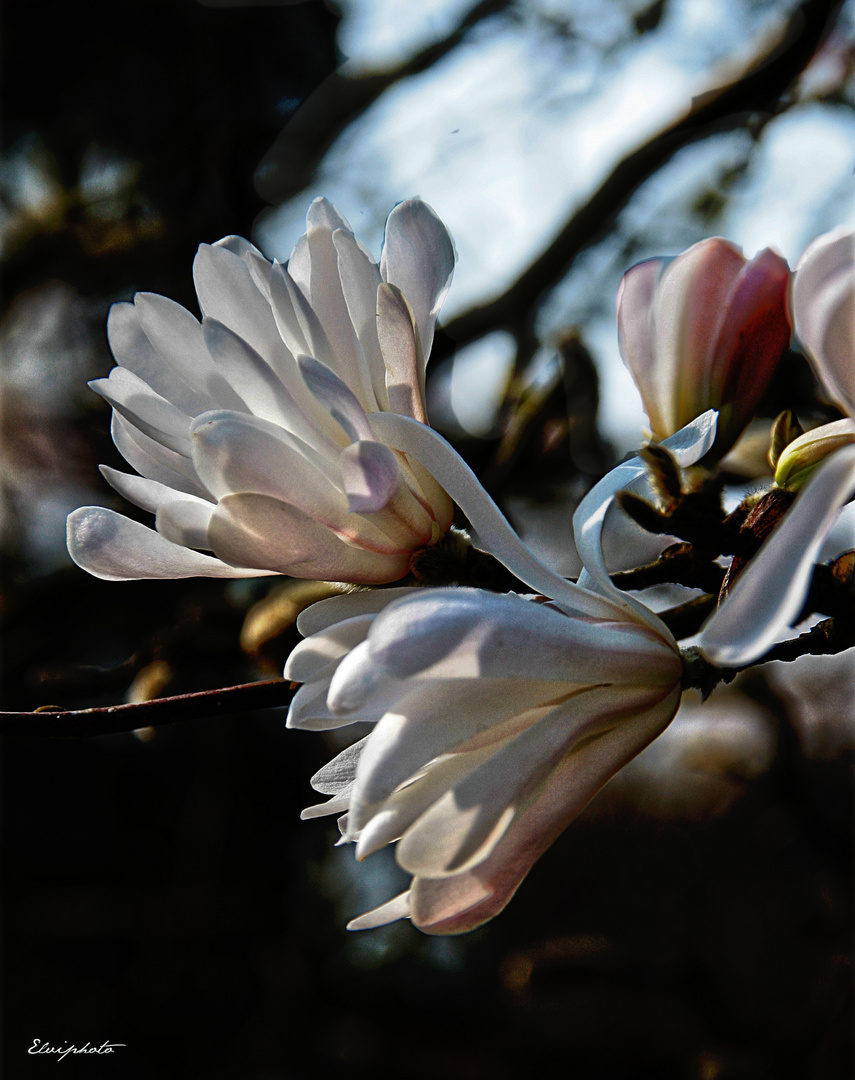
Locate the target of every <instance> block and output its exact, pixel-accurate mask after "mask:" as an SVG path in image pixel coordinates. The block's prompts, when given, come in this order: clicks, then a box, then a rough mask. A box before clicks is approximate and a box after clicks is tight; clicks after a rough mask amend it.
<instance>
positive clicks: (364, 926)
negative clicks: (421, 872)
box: [347, 891, 410, 930]
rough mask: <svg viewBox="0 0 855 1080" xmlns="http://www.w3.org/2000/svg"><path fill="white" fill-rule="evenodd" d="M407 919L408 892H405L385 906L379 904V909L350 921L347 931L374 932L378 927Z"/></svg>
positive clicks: (408, 910) (408, 914)
mask: <svg viewBox="0 0 855 1080" xmlns="http://www.w3.org/2000/svg"><path fill="white" fill-rule="evenodd" d="M409 917H410V894H409V891H407V892H403V893H401V894H400V895H399V896H396V897H394V898H393V899H392V900H387V901H386V903H385V904H381V905H380V907H376V908H374V910H373V911H366V913H365V914H364V915H360V916H359V918H357V919H351V920H350V922H349V923H348V924H347V929H348V930H374V929H376V928H377V927H378V926H387V925H388V924H389V923H392V922H397V920H398V919H408V918H409Z"/></svg>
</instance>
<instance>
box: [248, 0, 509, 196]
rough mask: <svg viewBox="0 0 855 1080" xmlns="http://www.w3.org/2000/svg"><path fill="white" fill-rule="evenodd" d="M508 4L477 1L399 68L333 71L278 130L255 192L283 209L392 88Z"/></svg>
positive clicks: (496, 0)
mask: <svg viewBox="0 0 855 1080" xmlns="http://www.w3.org/2000/svg"><path fill="white" fill-rule="evenodd" d="M509 2H510V0H481V2H480V3H478V4H475V5H474V7H472V8H471V9H470V10H469V12H468V13H467V14H466V15H465V16H464V17H463V18H462V19H461V20H460V22H459V23H458V24H457V26H456V27H455V28H454V29H453V30H452V31H451V33H450V34H448V35H447V36H446V37H444V38H443V39H442V40H441V41H435V42H432V43H431V44H430V45H428V46H426V48H424V49H422V50H421V52H418V53H416V55H415V56H413V57H411V58H410V59H409V60H407V61H406V63H404V64H402V65H401V66H400V67H397V68H392V69H390V70H388V71H379V72H372V73H366V74H364V75H348V74H347V71H346V68H345V70H344V71H336V72H334V73H333V74H332V75H330V77H329V78H328V79H326V81H325V82H323V83H322V84H321V86H319V87H318V89H317V90H316V91H315V92H314V93H313V94H312V95H311V97H309V98H308V99H307V100H306V101H305V102H304V103H303V104H302V105H301V106H300V107H299V108H298V109H297V111H296V113H295V114H294V116H293V117H292V119H291V120H289V121H288V123H287V124H286V125H285V127H284V128H283V129H282V131H281V133H280V134H279V137H278V138H277V139H276V142H275V143H274V144H273V146H271V148H270V149H269V150H268V151H267V153H266V154H265V155H264V158H263V159H262V161H261V163H260V165H259V166H258V169H257V170H256V181H255V185H256V190H257V191H258V193H259V195H261V197H262V198H263V199H265V200H266V201H267V202H269V203H281V202H284V201H285V200H286V199H289V198H291V196H292V195H296V194H297V193H298V192H299V191H302V190H303V188H305V187H307V186H308V184H309V183H310V182H311V180H312V177H313V176H314V174H315V170H316V169H317V167H318V164H319V162H320V161H321V159H322V158H323V156H324V154H326V152H327V150H329V148H330V146H331V145H332V144H333V142H334V141H335V139H336V138H337V137H338V135H339V134H340V132H342V131H343V130H344V128H346V127H348V126H349V125H350V124H352V123H353V122H354V120H357V119H358V118H359V117H360V116H361V115H362V114H363V113H364V112H366V110H367V109H369V108H370V107H371V106H372V105H373V104H374V102H375V101H376V100H377V99H378V98H379V97H380V95H381V94H382V93H384V92H385V91H386V90H388V88H389V87H390V86H392V85H393V84H394V83H396V82H399V81H401V80H402V79H408V78H410V77H412V76H413V75H419V74H421V72H423V71H427V69H428V68H429V67H431V66H432V65H433V64H435V63H437V62H438V61H439V60H441V59H442V58H443V57H444V56H447V55H448V53H450V52H451V51H452V49H454V48H455V47H456V46H457V45H459V44H460V42H461V41H462V40H463V38H464V37H465V36H466V34H467V33H468V32H469V31H470V30H471V29H472V27H473V26H476V25H477V24H478V23H479V22H481V21H482V20H483V19H486V18H489V17H490V16H491V15H495V14H497V13H498V12H500V11H502V10H503V9H504V8H506V7H507V6H508V4H509Z"/></svg>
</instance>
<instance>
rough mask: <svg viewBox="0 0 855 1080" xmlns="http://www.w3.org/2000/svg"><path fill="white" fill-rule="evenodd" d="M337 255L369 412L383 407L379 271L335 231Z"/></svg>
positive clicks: (360, 249)
mask: <svg viewBox="0 0 855 1080" xmlns="http://www.w3.org/2000/svg"><path fill="white" fill-rule="evenodd" d="M332 239H333V244H334V245H335V249H336V251H337V252H338V272H339V276H340V278H341V288H342V292H343V293H344V300H345V304H346V305H347V313H348V315H349V316H350V321H351V323H352V324H353V329H354V330H355V331H356V339H357V341H358V343H359V354H360V370H361V372H362V382H361V385H362V386H364V387H366V388H367V389H369V390H370V396H369V398H368V400H367V402H366V404H367V406H368V408H369V409H370V410H371V411H373V410H375V409H378V408H381V409H382V408H384V407H386V405H387V398H386V385H385V380H384V370H383V357H382V356H381V355H380V343H379V342H378V340H377V286H378V285H379V284H380V269H379V267H378V266H377V263H376V262H375V261H374V260H373V259H372V258H371V256H370V255H368V254H367V253H366V251H365V249H364V248H363V247H362V245H361V244H360V243H359V242H358V241H357V240H356V238H355V237H354V235H353V233H351V232H345V230H344V229H336V231H335V232H334V233H333V234H332Z"/></svg>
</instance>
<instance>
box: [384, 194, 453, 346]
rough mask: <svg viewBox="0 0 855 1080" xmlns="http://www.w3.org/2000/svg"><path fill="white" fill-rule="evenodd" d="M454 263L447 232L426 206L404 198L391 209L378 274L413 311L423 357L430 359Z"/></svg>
mask: <svg viewBox="0 0 855 1080" xmlns="http://www.w3.org/2000/svg"><path fill="white" fill-rule="evenodd" d="M454 262H455V254H454V245H453V244H452V243H451V237H450V236H449V235H448V230H447V229H446V227H445V226H444V225H443V223H442V222H441V221H440V219H439V217H437V215H436V213H435V212H434V210H433V209H431V207H430V206H428V204H427V203H425V202H422V201H421V199H408V200H407V201H406V202H402V203H400V204H399V205H398V206H396V207H395V209H394V210H393V211H392V213H391V214H390V215H389V218H388V220H387V221H386V239H385V241H384V244H383V256H382V258H381V260H380V273H381V275H382V277H383V280H384V281H388V282H389V284H390V285H397V286H398V288H399V289H400V290H401V292H402V293H403V294H404V296H405V297H406V298H407V302H408V303H409V305H410V307H411V308H412V309H413V313H414V314H415V319H416V326H417V327H418V332H419V342H420V344H421V347H422V352H423V353H424V355H425V357H428V356H430V350H431V346H432V345H433V332H434V326H435V324H436V317H437V315H438V314H439V309H440V308H441V307H442V302H443V300H444V299H445V297H446V294H447V293H448V289H449V286H450V285H451V276H452V274H453V273H454Z"/></svg>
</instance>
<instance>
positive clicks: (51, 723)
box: [0, 679, 297, 738]
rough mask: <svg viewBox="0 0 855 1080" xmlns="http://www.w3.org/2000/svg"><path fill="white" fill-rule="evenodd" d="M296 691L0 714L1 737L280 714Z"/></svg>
mask: <svg viewBox="0 0 855 1080" xmlns="http://www.w3.org/2000/svg"><path fill="white" fill-rule="evenodd" d="M296 689H297V687H296V684H294V683H290V682H288V681H287V680H285V679H268V680H266V681H265V682H254V683H243V684H241V685H240V686H226V687H223V688H221V689H218V690H201V691H199V692H197V693H194V694H177V695H175V696H174V697H165V698H155V699H154V700H153V701H141V702H137V703H135V704H132V705H107V706H104V707H103V708H98V709H62V708H58V707H54V706H50V705H47V706H43V707H42V708H41V709H37V710H36V711H35V712H0V735H15V736H18V735H25V736H26V735H32V736H36V737H38V738H45V737H49V738H81V737H89V736H93V735H118V734H121V733H123V732H128V731H136V730H137V729H138V728H143V727H155V726H157V727H162V726H163V725H164V724H175V723H178V722H179V721H182V720H200V719H206V718H209V717H212V716H228V715H229V714H231V713H239V712H252V711H254V710H256V709H274V708H279V707H282V706H285V705H287V704H288V703H289V702H290V701H291V699H292V698H293V696H294V694H295V693H296Z"/></svg>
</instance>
